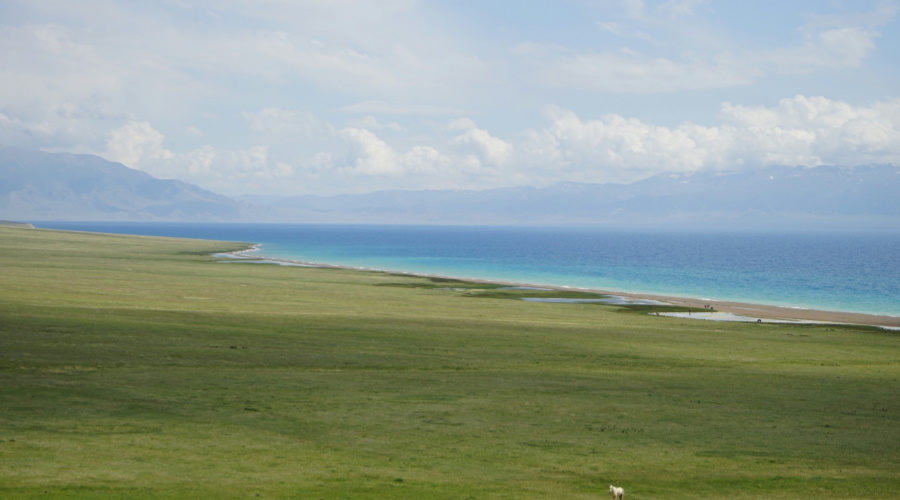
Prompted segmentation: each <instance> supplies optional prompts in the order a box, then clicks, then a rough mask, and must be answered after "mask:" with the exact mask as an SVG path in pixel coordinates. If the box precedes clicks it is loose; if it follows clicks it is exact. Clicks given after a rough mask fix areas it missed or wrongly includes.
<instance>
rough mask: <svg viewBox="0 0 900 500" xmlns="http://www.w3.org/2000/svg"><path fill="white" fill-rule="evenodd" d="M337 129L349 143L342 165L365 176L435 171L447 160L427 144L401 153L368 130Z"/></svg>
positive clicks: (444, 165)
mask: <svg viewBox="0 0 900 500" xmlns="http://www.w3.org/2000/svg"><path fill="white" fill-rule="evenodd" d="M341 133H342V134H343V135H344V136H345V137H346V138H347V139H348V140H349V141H350V143H351V145H352V151H353V158H352V161H351V164H350V165H348V166H347V167H345V168H344V169H343V171H345V172H346V171H347V170H349V169H352V170H353V171H354V172H356V173H360V174H364V175H368V176H385V175H387V176H400V175H409V174H412V175H418V174H427V173H432V174H434V173H439V172H440V171H442V170H444V169H446V168H447V167H449V166H450V164H451V160H450V159H449V158H448V157H446V156H445V155H443V154H441V153H440V152H439V151H438V150H436V149H434V148H433V147H430V146H415V147H413V148H411V149H410V150H409V151H408V152H406V153H404V154H398V153H397V152H396V151H395V150H394V148H393V147H391V146H390V145H389V144H387V143H386V142H384V141H383V140H381V139H380V138H378V136H376V135H375V134H374V133H372V132H371V131H369V130H365V129H359V128H353V127H347V128H345V129H343V130H342V131H341Z"/></svg>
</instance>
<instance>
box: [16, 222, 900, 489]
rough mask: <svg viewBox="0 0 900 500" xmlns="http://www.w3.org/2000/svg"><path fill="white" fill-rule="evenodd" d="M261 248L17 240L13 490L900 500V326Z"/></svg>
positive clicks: (52, 235)
mask: <svg viewBox="0 0 900 500" xmlns="http://www.w3.org/2000/svg"><path fill="white" fill-rule="evenodd" d="M241 247H242V245H241V244H237V243H223V242H210V241H192V240H177V239H165V238H147V237H137V236H117V235H99V234H86V233H74V232H63V231H44V230H35V229H19V228H5V227H0V285H2V286H0V498H4V499H19V498H41V499H53V498H79V499H92V498H122V499H143V498H160V499H162V498H165V499H169V498H313V499H318V498H323V499H332V498H342V499H349V498H353V499H374V498H391V499H429V498H439V499H469V498H472V499H501V498H502V499H563V498H565V499H570V498H571V499H594V498H608V493H607V488H608V485H609V484H615V485H617V486H622V487H624V488H625V490H626V498H627V499H630V500H634V499H651V498H652V499H665V498H676V497H681V498H730V499H744V498H768V499H782V498H783V499H788V498H790V499H815V498H841V499H849V498H884V499H888V498H898V497H900V334H898V333H890V332H886V331H882V330H877V329H871V328H860V327H850V326H801V325H775V324H761V325H760V324H741V323H714V322H704V321H696V320H688V319H677V318H668V317H657V316H652V315H648V314H645V311H630V310H628V309H627V308H621V307H614V306H605V305H596V304H564V303H533V302H525V301H521V300H516V299H517V298H518V297H519V296H522V294H526V292H522V291H510V290H500V289H497V288H496V287H491V286H489V285H483V284H467V283H459V282H450V281H442V280H430V279H427V278H419V277H411V276H399V275H391V274H385V273H376V272H359V271H350V270H343V269H327V268H305V267H283V266H275V265H261V264H250V263H222V262H219V261H220V260H221V259H216V258H213V257H211V256H210V254H211V253H215V252H222V251H229V250H235V249H238V248H241ZM528 294H530V295H534V293H533V292H530V293H528Z"/></svg>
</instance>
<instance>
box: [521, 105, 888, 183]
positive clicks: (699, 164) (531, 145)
mask: <svg viewBox="0 0 900 500" xmlns="http://www.w3.org/2000/svg"><path fill="white" fill-rule="evenodd" d="M546 117H547V119H548V121H549V125H548V127H546V128H544V129H542V130H540V131H530V132H528V133H527V134H526V135H525V139H524V141H523V144H522V145H521V146H520V147H519V148H518V149H520V150H521V151H522V152H523V153H524V154H523V155H522V156H521V158H520V161H522V162H527V163H528V164H529V165H531V166H532V168H534V169H535V176H544V177H546V178H548V179H552V178H559V177H560V176H562V177H565V178H568V179H570V180H584V181H591V182H630V181H634V180H637V179H639V178H641V177H646V176H648V175H652V174H656V173H660V172H692V171H698V170H739V169H743V168H753V167H755V166H762V165H774V164H780V165H805V166H815V165H820V164H848V163H849V164H860V163H898V162H900V100H896V99H895V100H891V101H885V102H878V103H874V104H872V105H870V106H861V107H856V106H852V105H850V104H848V103H846V102H841V101H834V100H830V99H826V98H824V97H805V96H796V97H793V98H790V99H783V100H781V101H780V102H779V103H778V104H777V105H776V106H773V107H764V106H740V105H734V104H730V103H724V104H723V105H722V109H721V113H720V119H721V123H720V124H719V125H716V126H700V125H696V124H692V123H683V124H681V125H678V126H674V127H665V126H658V125H653V124H649V123H645V122H643V121H641V120H638V119H634V118H624V117H622V116H619V115H617V114H609V115H604V116H602V117H600V118H597V119H592V120H583V119H581V118H580V117H579V116H578V115H577V114H576V113H574V112H573V111H569V110H565V109H562V108H558V107H551V108H548V110H547V112H546Z"/></svg>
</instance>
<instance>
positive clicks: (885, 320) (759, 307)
mask: <svg viewBox="0 0 900 500" xmlns="http://www.w3.org/2000/svg"><path fill="white" fill-rule="evenodd" d="M259 248H260V245H258V244H257V245H253V246H251V247H250V248H247V249H244V250H238V251H235V252H228V253H225V254H216V255H218V256H225V257H230V258H234V259H236V260H235V262H240V261H244V262H251V261H256V262H257V263H269V264H276V265H284V266H298V267H320V268H331V269H348V270H353V271H370V272H383V273H391V274H400V275H406V276H417V277H422V278H441V279H457V280H460V281H471V282H473V283H491V284H498V285H507V286H523V287H534V288H546V289H548V290H570V291H571V290H577V291H585V292H591V293H597V294H600V295H610V296H617V297H624V298H626V299H629V300H655V301H659V302H665V303H666V304H671V305H675V306H681V307H689V308H695V309H697V312H710V310H709V309H707V308H706V306H712V308H713V309H714V310H715V311H716V312H722V313H731V314H734V315H737V316H743V317H747V318H751V319H753V318H759V319H764V320H776V321H777V320H786V321H789V322H809V323H826V324H847V325H862V326H875V327H881V328H884V329H887V330H900V316H888V315H878V314H867V313H855V312H845V311H827V310H821V309H806V308H795V307H786V306H774V305H767V304H753V303H745V302H734V301H723V300H715V299H698V298H691V297H675V296H668V295H656V294H652V293H638V292H620V291H612V290H600V289H594V288H576V287H567V286H558V285H543V284H536V283H521V282H509V281H498V280H485V279H478V278H463V277H456V276H442V275H434V274H427V273H414V272H406V271H390V270H385V269H370V268H362V267H354V266H344V265H338V264H326V263H321V262H307V261H300V260H293V259H284V258H278V257H264V256H259V255H247V254H248V253H249V252H255V251H257V250H259ZM692 319H693V318H692ZM696 319H698V320H704V319H706V320H710V319H708V318H700V317H698V318H696ZM713 321H715V320H713Z"/></svg>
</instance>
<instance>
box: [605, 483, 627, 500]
mask: <svg viewBox="0 0 900 500" xmlns="http://www.w3.org/2000/svg"><path fill="white" fill-rule="evenodd" d="M609 494H610V495H612V497H613V500H622V499H623V498H625V489H624V488H616V487H615V486H613V485H609Z"/></svg>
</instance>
